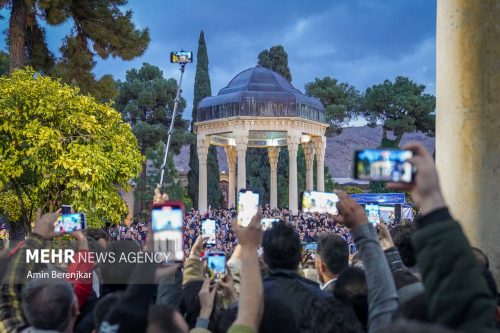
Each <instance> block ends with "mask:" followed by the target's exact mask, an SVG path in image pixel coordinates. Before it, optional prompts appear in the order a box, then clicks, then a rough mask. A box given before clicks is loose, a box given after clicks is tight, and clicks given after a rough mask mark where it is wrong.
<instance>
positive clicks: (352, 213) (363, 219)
mask: <svg viewBox="0 0 500 333" xmlns="http://www.w3.org/2000/svg"><path fill="white" fill-rule="evenodd" d="M338 196H339V199H340V200H339V202H337V209H338V210H339V214H340V215H336V216H333V219H334V220H335V222H337V223H341V224H343V225H345V226H346V227H348V228H350V229H352V228H354V227H356V226H358V225H361V224H366V223H368V217H367V216H366V212H365V210H364V209H363V207H361V205H359V204H358V203H357V202H356V201H354V199H352V198H351V197H349V195H347V194H346V193H345V192H339V194H338Z"/></svg>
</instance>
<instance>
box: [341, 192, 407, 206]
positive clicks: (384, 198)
mask: <svg viewBox="0 0 500 333" xmlns="http://www.w3.org/2000/svg"><path fill="white" fill-rule="evenodd" d="M351 198H353V199H354V200H356V202H357V203H359V204H365V203H375V202H377V203H379V204H405V203H406V198H405V194H404V193H360V194H351Z"/></svg>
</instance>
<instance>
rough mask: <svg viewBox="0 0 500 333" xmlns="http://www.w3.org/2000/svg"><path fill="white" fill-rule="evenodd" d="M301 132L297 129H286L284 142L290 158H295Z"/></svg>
mask: <svg viewBox="0 0 500 333" xmlns="http://www.w3.org/2000/svg"><path fill="white" fill-rule="evenodd" d="M300 137H301V133H300V132H298V131H294V130H292V131H288V132H287V136H286V144H287V146H288V154H289V156H290V158H291V159H293V160H297V150H298V149H299V144H300Z"/></svg>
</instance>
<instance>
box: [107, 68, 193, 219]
mask: <svg viewBox="0 0 500 333" xmlns="http://www.w3.org/2000/svg"><path fill="white" fill-rule="evenodd" d="M119 87H120V94H119V95H118V98H117V100H116V107H117V109H118V110H120V112H121V114H122V116H123V119H124V120H125V121H126V122H128V123H129V124H130V125H131V126H132V130H133V132H134V134H135V136H136V137H137V140H138V142H139V147H140V149H141V152H142V154H143V155H144V154H146V152H147V151H148V149H154V148H155V147H156V146H157V145H158V144H159V143H160V142H164V141H166V139H167V136H168V130H169V125H170V122H171V121H172V114H171V112H167V110H173V108H174V100H175V96H176V93H177V82H176V81H175V79H169V80H166V79H164V78H163V73H162V71H161V70H160V69H159V68H158V67H156V66H152V65H150V64H147V63H144V64H143V65H142V67H141V69H139V70H136V69H132V70H129V71H127V75H126V81H125V82H120V83H119ZM185 105H186V102H185V100H184V99H182V98H181V101H180V102H179V106H178V108H177V114H176V117H175V123H174V131H173V133H172V139H171V142H170V144H171V146H170V147H171V149H172V151H173V152H174V153H175V154H178V153H179V151H180V149H181V148H182V146H183V145H184V144H185V142H186V131H187V128H188V122H187V121H186V120H184V119H182V111H183V109H184V107H185ZM158 181H159V178H158V179H157V182H158ZM150 194H151V193H150V191H149V189H148V186H147V164H146V161H144V162H143V167H142V172H141V177H140V179H139V180H138V182H137V187H136V190H135V198H136V204H137V210H138V212H143V211H144V210H146V209H149V205H148V203H149V202H150V200H149V199H148V198H150Z"/></svg>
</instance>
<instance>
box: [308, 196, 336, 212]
mask: <svg viewBox="0 0 500 333" xmlns="http://www.w3.org/2000/svg"><path fill="white" fill-rule="evenodd" d="M338 201H339V197H338V196H337V195H336V194H335V193H325V192H304V195H303V196H302V210H303V211H304V212H305V213H319V214H330V215H338V210H337V202H338Z"/></svg>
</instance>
